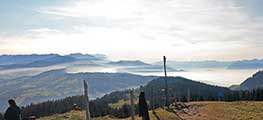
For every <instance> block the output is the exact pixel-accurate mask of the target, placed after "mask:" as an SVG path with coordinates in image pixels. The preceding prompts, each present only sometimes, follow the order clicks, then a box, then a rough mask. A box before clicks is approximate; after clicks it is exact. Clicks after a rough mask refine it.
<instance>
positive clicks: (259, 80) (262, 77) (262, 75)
mask: <svg viewBox="0 0 263 120" xmlns="http://www.w3.org/2000/svg"><path fill="white" fill-rule="evenodd" d="M259 87H260V88H261V87H263V70H260V71H258V72H256V73H255V74H253V75H252V77H249V78H248V79H246V80H245V81H244V82H243V83H241V84H240V89H241V90H251V89H256V88H259Z"/></svg>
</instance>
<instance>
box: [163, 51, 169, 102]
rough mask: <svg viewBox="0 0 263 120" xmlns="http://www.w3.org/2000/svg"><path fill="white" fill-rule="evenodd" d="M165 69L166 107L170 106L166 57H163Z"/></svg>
mask: <svg viewBox="0 0 263 120" xmlns="http://www.w3.org/2000/svg"><path fill="white" fill-rule="evenodd" d="M163 68H164V79H165V106H166V107H169V105H168V84H167V73H166V57H165V56H163Z"/></svg>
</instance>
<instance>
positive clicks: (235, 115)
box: [39, 101, 263, 120]
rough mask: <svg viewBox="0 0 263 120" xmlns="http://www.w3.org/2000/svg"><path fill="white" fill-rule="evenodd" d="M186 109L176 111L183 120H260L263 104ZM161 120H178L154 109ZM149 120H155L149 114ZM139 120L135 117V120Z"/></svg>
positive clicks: (63, 119)
mask: <svg viewBox="0 0 263 120" xmlns="http://www.w3.org/2000/svg"><path fill="white" fill-rule="evenodd" d="M186 104H187V105H188V108H186V109H183V110H184V112H182V111H177V114H178V115H179V116H180V117H181V118H183V119H185V120H262V119H263V102H244V101H243V102H190V103H186ZM156 113H157V116H158V117H159V118H160V119H161V120H179V118H178V116H177V115H176V114H174V113H172V112H168V111H166V110H164V109H162V108H158V109H156ZM84 115H85V113H84V112H79V111H71V112H68V113H65V114H60V115H53V116H50V117H44V118H40V119H39V120H84V118H85V117H84ZM150 117H151V120H155V117H154V115H153V114H152V112H150ZM139 119H140V118H139V117H138V116H136V120H139ZM93 120H130V118H124V119H118V118H113V117H111V116H105V117H98V118H93Z"/></svg>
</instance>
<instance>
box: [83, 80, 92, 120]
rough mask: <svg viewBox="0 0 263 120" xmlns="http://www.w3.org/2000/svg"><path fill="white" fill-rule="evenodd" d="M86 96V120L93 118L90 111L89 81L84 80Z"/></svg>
mask: <svg viewBox="0 0 263 120" xmlns="http://www.w3.org/2000/svg"><path fill="white" fill-rule="evenodd" d="M83 83H84V95H85V96H84V97H85V102H86V120H91V117H90V111H89V93H88V84H87V82H86V81H85V80H84V81H83Z"/></svg>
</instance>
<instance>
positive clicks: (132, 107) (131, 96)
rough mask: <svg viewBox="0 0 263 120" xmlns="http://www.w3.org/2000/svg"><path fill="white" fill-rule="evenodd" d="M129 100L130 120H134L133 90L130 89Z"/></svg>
mask: <svg viewBox="0 0 263 120" xmlns="http://www.w3.org/2000/svg"><path fill="white" fill-rule="evenodd" d="M130 100H131V120H135V111H134V95H133V89H131V91H130Z"/></svg>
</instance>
